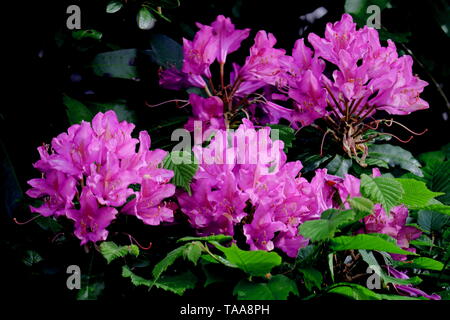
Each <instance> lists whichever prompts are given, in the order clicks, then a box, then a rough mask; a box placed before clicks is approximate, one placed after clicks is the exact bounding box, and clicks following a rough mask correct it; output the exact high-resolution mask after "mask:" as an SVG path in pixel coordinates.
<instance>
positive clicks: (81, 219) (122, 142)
mask: <svg viewBox="0 0 450 320" xmlns="http://www.w3.org/2000/svg"><path fill="white" fill-rule="evenodd" d="M133 129H134V125H133V124H131V123H128V122H126V121H122V122H119V121H118V119H117V115H116V114H115V113H114V112H113V111H107V112H106V113H101V112H100V113H98V114H97V115H96V116H95V117H94V118H93V119H92V123H89V122H86V121H82V122H81V124H74V125H72V126H71V127H70V128H69V129H68V130H67V132H65V133H61V134H60V135H58V136H57V137H55V138H53V140H52V142H51V146H48V145H44V146H41V147H39V148H38V150H39V154H40V157H41V159H40V160H38V161H37V162H36V163H35V164H34V167H35V168H37V169H38V170H40V171H41V172H42V178H40V179H32V180H30V181H29V182H28V183H29V184H30V185H31V187H32V188H31V189H30V190H28V191H27V194H28V195H29V196H30V197H32V198H43V200H44V202H43V204H42V205H41V206H39V207H33V206H32V207H31V211H32V212H37V213H40V214H41V215H43V216H45V217H49V216H55V217H59V216H66V217H67V218H70V219H72V220H74V221H75V235H76V236H77V237H78V238H79V239H80V240H81V244H85V243H87V242H89V241H91V242H96V241H100V240H105V239H106V238H107V235H108V231H107V230H106V228H107V227H108V226H109V224H110V223H111V221H112V220H114V218H115V217H116V215H117V214H118V213H119V211H120V212H122V213H127V214H131V215H135V216H136V217H138V218H139V219H141V220H142V221H143V222H144V223H146V224H150V225H158V224H160V222H162V221H172V220H173V213H172V210H171V209H169V208H168V207H167V205H166V204H164V203H163V202H162V201H163V200H164V199H165V198H167V197H170V196H172V195H173V194H174V193H175V186H174V185H171V184H169V183H168V181H169V180H170V179H171V178H172V176H173V172H172V171H169V170H165V169H161V168H159V167H158V166H159V164H160V163H161V161H162V160H163V159H164V157H165V156H166V152H165V151H163V150H154V151H150V150H149V148H150V136H149V135H148V133H147V132H146V131H141V132H140V133H139V140H138V139H135V138H132V136H131V133H132V131H133ZM138 143H139V150H138V151H136V146H137V144H138ZM136 184H140V185H141V188H140V189H141V190H140V191H134V190H133V188H131V185H136ZM131 196H133V197H134V198H133V199H132V200H131V201H129V202H128V203H127V200H128V199H129V198H130V197H131ZM124 205H125V206H124ZM122 206H123V207H122ZM120 207H122V208H120Z"/></svg>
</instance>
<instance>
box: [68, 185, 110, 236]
mask: <svg viewBox="0 0 450 320" xmlns="http://www.w3.org/2000/svg"><path fill="white" fill-rule="evenodd" d="M116 214H117V210H116V209H115V208H113V207H100V205H99V203H98V202H97V198H96V197H95V196H94V195H93V194H92V192H91V191H90V190H89V188H88V187H85V188H83V191H82V193H81V197H80V209H70V210H68V212H67V217H68V218H69V219H72V220H74V221H75V235H76V236H77V237H78V239H80V240H81V245H83V244H85V243H87V242H90V241H91V242H97V241H102V240H106V238H107V236H108V231H107V230H106V227H107V226H109V224H110V223H111V221H112V220H114V218H115V217H116Z"/></svg>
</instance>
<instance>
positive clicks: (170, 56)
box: [150, 34, 183, 70]
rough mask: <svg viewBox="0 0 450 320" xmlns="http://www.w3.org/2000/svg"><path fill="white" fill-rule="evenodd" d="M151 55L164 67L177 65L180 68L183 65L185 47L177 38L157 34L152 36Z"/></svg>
mask: <svg viewBox="0 0 450 320" xmlns="http://www.w3.org/2000/svg"><path fill="white" fill-rule="evenodd" d="M150 47H151V52H150V54H151V56H152V57H153V59H154V60H155V62H156V63H157V64H158V65H160V66H161V67H163V68H166V69H168V68H171V67H175V68H176V69H178V70H180V69H181V67H182V66H183V47H182V46H181V45H180V44H179V43H178V42H176V41H175V40H173V39H171V38H169V37H167V36H165V35H162V34H155V35H152V37H151V38H150Z"/></svg>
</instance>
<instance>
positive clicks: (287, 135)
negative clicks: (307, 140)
mask: <svg viewBox="0 0 450 320" xmlns="http://www.w3.org/2000/svg"><path fill="white" fill-rule="evenodd" d="M268 127H270V128H271V130H270V137H271V139H272V140H273V141H275V140H281V141H283V143H284V149H283V150H284V152H285V153H287V152H288V150H289V148H292V141H294V140H295V131H294V129H292V128H291V127H288V126H284V125H281V124H270V125H268ZM276 138H277V139H276Z"/></svg>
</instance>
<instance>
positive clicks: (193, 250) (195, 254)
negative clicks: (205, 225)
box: [183, 241, 203, 265]
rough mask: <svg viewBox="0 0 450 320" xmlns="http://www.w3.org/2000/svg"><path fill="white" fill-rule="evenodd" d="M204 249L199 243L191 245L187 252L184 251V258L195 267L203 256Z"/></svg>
mask: <svg viewBox="0 0 450 320" xmlns="http://www.w3.org/2000/svg"><path fill="white" fill-rule="evenodd" d="M202 252H203V249H202V244H201V242H199V241H194V242H192V243H189V244H188V245H187V246H186V248H185V250H184V251H183V256H184V258H185V259H188V260H190V261H192V263H194V264H195V265H197V261H198V259H199V258H200V256H201V255H202Z"/></svg>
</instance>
